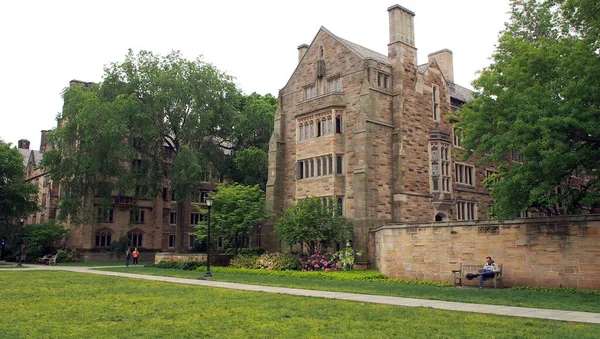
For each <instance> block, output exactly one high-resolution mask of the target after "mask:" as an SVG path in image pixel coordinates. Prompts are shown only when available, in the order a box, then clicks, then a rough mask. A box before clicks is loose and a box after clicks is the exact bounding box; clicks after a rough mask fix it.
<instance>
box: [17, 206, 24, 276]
mask: <svg viewBox="0 0 600 339" xmlns="http://www.w3.org/2000/svg"><path fill="white" fill-rule="evenodd" d="M23 223H25V220H23V218H21V224H20V225H21V226H20V227H19V262H18V263H17V266H23V265H21V251H22V249H23Z"/></svg>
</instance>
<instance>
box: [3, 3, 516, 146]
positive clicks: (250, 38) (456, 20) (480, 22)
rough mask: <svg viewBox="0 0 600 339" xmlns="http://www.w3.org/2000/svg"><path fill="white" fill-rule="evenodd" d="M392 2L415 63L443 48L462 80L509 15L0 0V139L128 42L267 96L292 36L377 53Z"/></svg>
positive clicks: (470, 8) (463, 8)
mask: <svg viewBox="0 0 600 339" xmlns="http://www.w3.org/2000/svg"><path fill="white" fill-rule="evenodd" d="M394 4H399V5H400V6H403V7H405V8H407V9H409V10H411V11H413V12H414V13H415V19H414V20H415V44H416V47H417V49H418V56H417V58H418V60H417V61H418V63H419V64H422V63H425V62H426V61H427V54H429V53H431V52H435V51H438V50H441V49H444V48H448V49H450V50H451V51H452V52H453V56H454V80H455V82H456V83H458V84H459V85H462V86H465V87H468V88H472V87H471V82H472V81H473V80H474V79H475V78H476V77H477V74H476V73H477V71H479V70H481V69H482V68H484V67H486V66H487V65H489V63H490V56H491V55H492V53H493V51H494V48H495V45H496V43H497V40H498V33H499V32H500V31H501V30H502V29H503V28H504V22H506V21H507V20H508V18H509V15H508V11H509V0H454V1H448V0H387V1H382V0H345V1H341V0H320V1H315V0H302V1H296V2H292V1H282V0H279V1H272V0H253V1H249V0H231V1H227V0H218V1H201V0H189V1H184V0H169V1H166V0H165V1H158V0H144V1H138V0H118V1H115V0H104V1H81V0H77V1H70V0H53V1H48V0H19V1H2V2H0V98H1V99H2V100H1V105H0V139H3V140H4V141H5V142H11V143H13V145H16V144H17V141H18V140H19V139H28V140H29V141H30V142H31V146H30V148H32V149H39V146H40V131H41V130H49V129H52V128H54V127H55V126H56V115H57V114H58V113H59V112H60V110H61V108H62V97H61V92H62V90H63V89H64V88H65V87H67V86H68V84H69V81H71V80H73V79H77V80H83V81H91V82H100V81H102V76H103V72H104V66H105V65H108V64H109V63H111V62H120V61H123V60H124V58H125V54H126V53H127V50H128V49H130V48H131V49H133V50H134V51H135V52H137V51H139V50H149V51H152V52H154V53H159V54H161V55H165V54H167V53H169V52H170V51H172V50H179V51H181V53H182V54H183V55H184V56H185V57H186V58H188V59H195V58H196V57H198V56H201V55H202V56H203V59H204V61H206V62H209V63H211V64H214V65H215V66H216V67H217V68H218V69H219V70H221V71H224V72H226V73H227V74H229V75H231V76H233V77H235V79H236V80H235V81H236V83H237V84H238V86H239V88H240V89H241V90H242V91H243V92H244V93H246V94H250V93H252V92H257V93H260V94H267V93H271V94H273V95H274V96H277V93H278V91H279V89H280V88H282V87H284V86H285V84H286V82H287V81H288V79H289V78H290V76H291V74H292V72H293V71H294V69H295V67H296V65H297V63H298V50H297V47H298V46H299V45H301V44H310V43H311V41H312V40H313V38H314V37H315V35H316V34H317V32H318V30H319V28H320V27H321V26H323V27H325V28H327V29H328V30H329V31H331V32H332V33H333V34H335V35H337V36H339V37H341V38H343V39H346V40H349V41H352V42H354V43H356V44H359V45H362V46H364V47H367V48H369V49H372V50H374V51H377V52H379V53H381V54H384V55H387V44H388V43H389V26H388V12H387V9H388V7H390V6H392V5H394Z"/></svg>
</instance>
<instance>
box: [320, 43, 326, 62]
mask: <svg viewBox="0 0 600 339" xmlns="http://www.w3.org/2000/svg"><path fill="white" fill-rule="evenodd" d="M324 56H325V49H324V48H323V45H321V46H320V47H319V59H323V57H324Z"/></svg>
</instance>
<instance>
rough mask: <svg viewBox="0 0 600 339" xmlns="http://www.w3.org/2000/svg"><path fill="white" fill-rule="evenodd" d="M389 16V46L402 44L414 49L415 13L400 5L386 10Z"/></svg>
mask: <svg viewBox="0 0 600 339" xmlns="http://www.w3.org/2000/svg"><path fill="white" fill-rule="evenodd" d="M388 13H389V14H390V15H389V16H390V44H393V43H396V42H403V43H405V44H407V45H409V46H411V47H413V48H414V47H415V23H414V17H415V13H414V12H413V11H411V10H408V9H406V8H404V7H402V6H400V5H394V6H391V7H390V8H388Z"/></svg>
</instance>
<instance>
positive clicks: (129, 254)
mask: <svg viewBox="0 0 600 339" xmlns="http://www.w3.org/2000/svg"><path fill="white" fill-rule="evenodd" d="M130 259H131V250H130V249H129V248H128V249H127V252H125V267H129V260H130Z"/></svg>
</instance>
